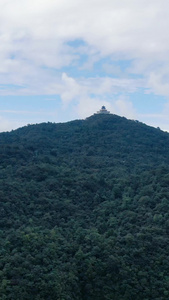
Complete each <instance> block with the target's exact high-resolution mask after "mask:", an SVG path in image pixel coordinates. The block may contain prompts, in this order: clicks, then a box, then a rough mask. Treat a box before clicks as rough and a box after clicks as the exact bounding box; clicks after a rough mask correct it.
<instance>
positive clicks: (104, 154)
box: [0, 115, 169, 300]
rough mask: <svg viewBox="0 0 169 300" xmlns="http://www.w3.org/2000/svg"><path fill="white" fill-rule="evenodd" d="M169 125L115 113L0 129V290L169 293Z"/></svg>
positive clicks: (22, 297)
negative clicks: (157, 126) (150, 123)
mask: <svg viewBox="0 0 169 300" xmlns="http://www.w3.org/2000/svg"><path fill="white" fill-rule="evenodd" d="M168 149H169V134H168V133H166V132H163V131H161V130H160V129H155V128H153V127H149V126H147V125H145V124H142V123H139V122H136V121H131V120H127V119H126V118H121V117H119V116H116V115H94V116H91V117H89V118H87V119H86V120H76V121H72V122H68V123H61V124H52V123H43V124H39V125H29V126H26V127H23V128H20V129H18V130H15V131H12V132H8V133H1V134H0V200H1V201H0V214H1V215H0V228H1V230H0V241H1V247H0V257H1V259H0V270H1V271H0V278H1V285H0V299H2V300H29V299H31V300H32V299H34V300H99V299H100V300H149V299H153V300H162V299H169V275H168V270H169V260H168V253H169V243H168V234H169V190H168V186H169V151H168Z"/></svg>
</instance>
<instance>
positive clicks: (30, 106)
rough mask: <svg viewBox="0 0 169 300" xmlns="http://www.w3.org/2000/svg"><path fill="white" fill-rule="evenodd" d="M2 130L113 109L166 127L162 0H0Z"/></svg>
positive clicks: (165, 5)
mask: <svg viewBox="0 0 169 300" xmlns="http://www.w3.org/2000/svg"><path fill="white" fill-rule="evenodd" d="M0 20H1V23H0V45H1V46H0V131H1V132H2V131H9V130H12V129H16V128H18V127H21V126H24V125H27V124H32V123H33V124H35V123H41V122H48V121H50V122H56V123H57V122H66V121H69V120H74V119H81V118H85V117H87V116H90V115H91V114H93V113H94V112H96V111H97V110H99V109H100V107H101V106H102V105H105V106H106V107H107V109H108V110H110V111H111V112H112V113H114V114H118V115H120V116H125V117H127V118H129V119H135V120H139V121H141V122H144V123H146V124H148V125H151V126H155V127H160V128H161V129H163V130H166V131H169V117H168V116H169V55H168V53H169V36H168V32H167V28H168V27H169V2H168V0H149V1H145V0H137V1H135V0H122V1H119V0H97V1H96V0H69V1H68V0H67V1H66V0H50V1H49V0H22V1H20V0H8V1H6V0H1V3H0Z"/></svg>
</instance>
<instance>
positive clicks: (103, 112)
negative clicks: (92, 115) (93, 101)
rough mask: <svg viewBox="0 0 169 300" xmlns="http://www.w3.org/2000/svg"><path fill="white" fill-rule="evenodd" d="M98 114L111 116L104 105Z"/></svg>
mask: <svg viewBox="0 0 169 300" xmlns="http://www.w3.org/2000/svg"><path fill="white" fill-rule="evenodd" d="M97 114H104V115H107V114H110V111H108V110H107V109H106V107H105V106H104V105H103V106H102V107H101V109H100V110H99V111H97Z"/></svg>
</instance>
